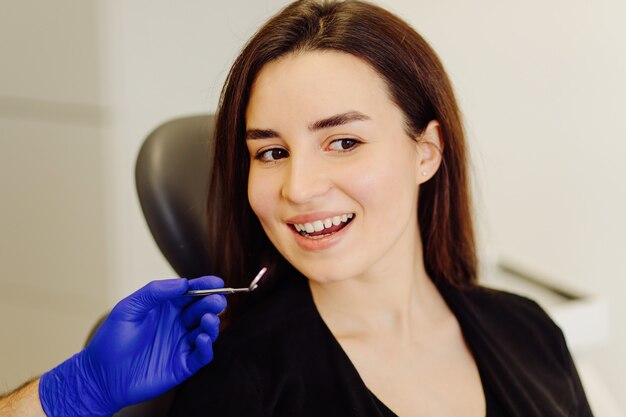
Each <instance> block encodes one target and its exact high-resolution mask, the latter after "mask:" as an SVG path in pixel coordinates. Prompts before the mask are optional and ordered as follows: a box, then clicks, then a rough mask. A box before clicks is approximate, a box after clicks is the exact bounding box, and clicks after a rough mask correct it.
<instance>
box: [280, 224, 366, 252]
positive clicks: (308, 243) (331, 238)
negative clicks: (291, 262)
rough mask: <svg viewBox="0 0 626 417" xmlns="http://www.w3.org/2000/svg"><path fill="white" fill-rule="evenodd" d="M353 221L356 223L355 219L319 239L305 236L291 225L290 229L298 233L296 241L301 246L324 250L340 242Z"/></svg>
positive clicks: (310, 249) (308, 249) (309, 249)
mask: <svg viewBox="0 0 626 417" xmlns="http://www.w3.org/2000/svg"><path fill="white" fill-rule="evenodd" d="M352 223H354V219H353V220H352V221H351V222H350V223H348V224H347V225H346V226H345V227H344V228H342V229H341V230H339V231H338V232H335V233H332V234H330V235H328V236H325V237H321V238H317V239H310V238H307V237H304V236H302V235H301V234H300V233H298V232H297V231H296V230H295V229H294V228H292V227H290V229H291V231H292V232H293V233H294V234H295V235H296V243H297V244H298V246H300V248H302V249H304V250H306V251H322V250H325V249H328V248H330V247H332V246H334V245H336V244H337V243H339V241H340V240H341V239H342V238H343V236H344V235H345V234H346V230H348V229H349V228H350V226H352Z"/></svg>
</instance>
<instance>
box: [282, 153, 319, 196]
mask: <svg viewBox="0 0 626 417" xmlns="http://www.w3.org/2000/svg"><path fill="white" fill-rule="evenodd" d="M289 159H290V161H289V166H288V167H287V169H286V170H285V178H284V181H283V185H282V189H281V196H282V197H283V198H285V199H287V200H289V201H290V202H292V203H294V204H306V203H308V202H311V201H313V200H315V198H317V197H319V196H322V195H324V194H326V193H327V192H328V190H329V189H330V188H331V181H330V178H329V175H328V174H329V172H328V169H325V167H324V164H323V163H321V162H320V161H317V160H316V158H314V157H309V158H304V157H297V156H295V155H293V154H292V155H291V157H290V158H289Z"/></svg>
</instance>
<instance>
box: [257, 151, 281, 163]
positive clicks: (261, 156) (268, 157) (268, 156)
mask: <svg viewBox="0 0 626 417" xmlns="http://www.w3.org/2000/svg"><path fill="white" fill-rule="evenodd" d="M287 156H289V152H287V151H286V150H285V149H282V148H271V149H266V150H263V151H260V152H258V153H257V154H256V155H254V159H256V160H258V161H261V162H275V161H278V160H279V159H283V158H286V157H287Z"/></svg>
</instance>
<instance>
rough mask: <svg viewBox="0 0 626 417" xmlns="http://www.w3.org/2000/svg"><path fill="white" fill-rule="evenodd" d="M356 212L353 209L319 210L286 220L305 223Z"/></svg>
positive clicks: (293, 222) (290, 222)
mask: <svg viewBox="0 0 626 417" xmlns="http://www.w3.org/2000/svg"><path fill="white" fill-rule="evenodd" d="M350 213H354V212H353V211H350V210H347V211H318V212H315V213H307V214H298V215H297V216H293V217H289V218H288V219H286V220H285V222H286V223H289V224H304V223H311V222H314V221H315V220H324V219H327V218H329V217H335V216H341V215H342V214H350Z"/></svg>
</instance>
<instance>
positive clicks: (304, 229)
mask: <svg viewBox="0 0 626 417" xmlns="http://www.w3.org/2000/svg"><path fill="white" fill-rule="evenodd" d="M353 219H354V213H346V214H342V215H340V216H333V217H327V218H325V219H320V220H315V221H313V222H310V223H300V224H289V227H290V228H291V229H292V230H294V231H295V232H296V233H298V234H299V235H300V236H303V237H306V238H307V239H322V238H325V237H327V236H330V235H332V234H334V233H337V232H338V231H340V230H341V229H343V228H344V227H346V226H347V225H348V224H349V223H350V222H351V221H352V220H353Z"/></svg>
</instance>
